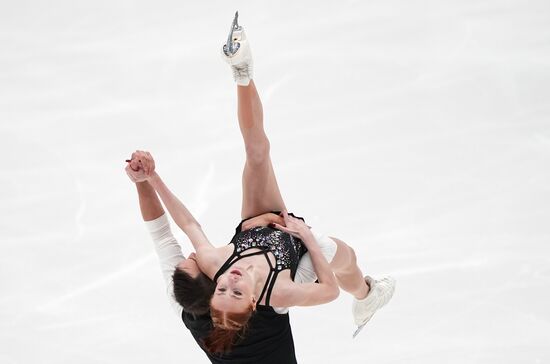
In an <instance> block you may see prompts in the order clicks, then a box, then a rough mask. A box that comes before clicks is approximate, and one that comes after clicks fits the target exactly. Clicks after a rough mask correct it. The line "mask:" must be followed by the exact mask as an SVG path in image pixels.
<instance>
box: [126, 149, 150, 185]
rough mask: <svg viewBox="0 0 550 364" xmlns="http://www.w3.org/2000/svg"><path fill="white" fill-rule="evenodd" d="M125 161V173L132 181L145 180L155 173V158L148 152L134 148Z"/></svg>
mask: <svg viewBox="0 0 550 364" xmlns="http://www.w3.org/2000/svg"><path fill="white" fill-rule="evenodd" d="M126 162H128V165H127V166H126V174H128V177H129V178H130V180H132V182H134V183H139V182H144V181H147V180H149V179H150V178H151V177H152V176H153V175H154V174H155V160H154V159H153V156H152V155H151V153H149V152H144V151H141V150H136V151H135V152H134V153H132V159H130V160H127V161H126Z"/></svg>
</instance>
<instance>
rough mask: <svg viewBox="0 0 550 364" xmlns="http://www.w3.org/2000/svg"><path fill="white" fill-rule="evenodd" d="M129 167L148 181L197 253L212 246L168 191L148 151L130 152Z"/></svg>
mask: <svg viewBox="0 0 550 364" xmlns="http://www.w3.org/2000/svg"><path fill="white" fill-rule="evenodd" d="M129 167H130V168H131V169H132V171H134V172H140V171H141V174H140V176H139V178H141V179H142V180H145V181H148V182H149V184H150V186H151V187H152V188H153V189H154V190H155V191H156V193H157V194H158V196H159V197H160V199H161V200H162V203H163V204H164V206H165V207H166V209H167V210H168V213H169V214H170V216H171V217H172V219H173V220H174V222H175V223H176V225H178V226H179V228H180V229H181V230H182V231H183V232H184V233H185V234H186V235H187V237H188V238H189V240H190V241H191V244H193V247H194V248H195V251H196V252H197V253H198V252H199V250H201V249H205V248H206V249H210V248H214V247H213V245H212V244H211V243H210V241H209V240H208V238H207V237H206V235H205V234H204V232H203V231H202V228H201V226H200V224H199V222H198V221H197V220H196V219H195V217H194V216H193V215H192V214H191V212H190V211H189V210H188V209H187V207H185V205H184V204H183V203H182V202H181V201H180V200H179V199H178V198H177V197H176V195H174V194H173V193H172V191H170V189H169V188H168V187H167V186H166V184H165V183H164V182H163V181H162V179H161V177H160V176H159V175H158V173H157V172H156V171H155V162H154V160H153V157H152V156H151V154H150V153H148V152H142V151H137V152H135V153H133V154H132V160H131V161H130V164H129Z"/></svg>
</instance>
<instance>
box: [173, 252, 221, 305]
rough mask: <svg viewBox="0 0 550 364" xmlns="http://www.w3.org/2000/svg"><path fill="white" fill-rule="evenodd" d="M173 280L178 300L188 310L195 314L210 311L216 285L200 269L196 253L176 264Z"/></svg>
mask: <svg viewBox="0 0 550 364" xmlns="http://www.w3.org/2000/svg"><path fill="white" fill-rule="evenodd" d="M172 281H173V282H174V296H175V298H176V301H177V302H178V303H179V304H180V305H181V307H183V309H184V310H185V311H186V312H190V313H193V314H195V315H203V314H207V313H208V312H209V310H210V298H211V297H212V293H213V292H214V289H215V287H216V285H215V284H214V282H212V281H211V280H210V279H209V278H208V277H207V276H206V275H205V274H204V273H202V272H201V270H200V269H199V266H198V265H197V261H196V260H195V253H193V254H191V255H189V258H187V259H184V260H183V261H181V262H180V263H179V264H178V265H177V266H176V270H175V271H174V274H173V275H172Z"/></svg>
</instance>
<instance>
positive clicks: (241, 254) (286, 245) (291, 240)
mask: <svg viewBox="0 0 550 364" xmlns="http://www.w3.org/2000/svg"><path fill="white" fill-rule="evenodd" d="M230 244H233V245H234V249H233V253H232V254H231V255H230V256H229V258H228V259H227V260H226V261H225V263H224V264H223V265H222V266H221V268H220V269H219V270H218V272H217V273H216V275H215V276H214V281H217V280H218V278H219V276H220V275H222V274H223V273H224V272H225V271H227V270H228V269H229V267H231V266H232V265H233V264H235V263H236V262H237V261H239V260H241V259H242V258H245V257H250V256H253V255H260V254H263V255H264V256H265V258H266V260H267V262H268V264H269V267H270V272H269V274H268V276H267V279H266V282H265V284H264V288H263V290H262V293H261V294H260V297H259V298H258V302H261V301H262V298H263V297H264V294H266V293H267V295H266V300H265V305H266V306H269V299H270V297H271V291H272V290H273V286H274V285H275V280H276V279H277V276H278V274H279V272H281V271H283V270H285V269H290V277H291V278H292V279H294V276H295V275H296V270H297V268H298V262H299V261H300V258H301V257H302V256H303V255H304V254H305V253H306V252H307V248H306V247H305V245H304V244H303V242H302V241H301V240H300V239H298V238H295V237H293V236H292V235H290V234H288V233H285V232H283V231H280V230H277V229H273V228H270V227H265V226H258V227H254V228H252V229H250V230H245V231H241V232H238V233H237V234H235V236H233V239H232V240H231V243H230ZM253 248H259V249H260V250H259V251H254V252H252V253H246V254H245V252H246V251H247V250H250V249H253ZM269 253H271V254H273V256H274V257H275V264H272V261H271V259H270V258H269V256H268V254H269Z"/></svg>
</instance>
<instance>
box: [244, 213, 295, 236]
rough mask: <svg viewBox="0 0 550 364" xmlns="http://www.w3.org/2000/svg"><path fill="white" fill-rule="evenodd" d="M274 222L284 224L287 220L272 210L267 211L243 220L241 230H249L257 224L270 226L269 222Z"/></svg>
mask: <svg viewBox="0 0 550 364" xmlns="http://www.w3.org/2000/svg"><path fill="white" fill-rule="evenodd" d="M272 223H278V224H281V225H283V224H284V223H285V220H284V219H283V217H282V216H279V215H277V214H274V213H272V212H267V213H265V214H262V215H259V216H256V217H253V218H251V219H248V220H246V221H245V222H243V224H242V226H241V230H242V231H245V230H249V229H252V228H253V227H256V226H269V224H272Z"/></svg>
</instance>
